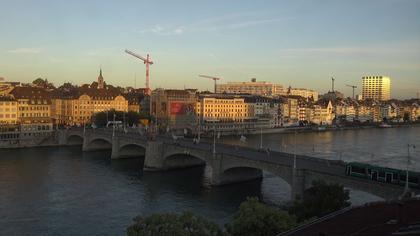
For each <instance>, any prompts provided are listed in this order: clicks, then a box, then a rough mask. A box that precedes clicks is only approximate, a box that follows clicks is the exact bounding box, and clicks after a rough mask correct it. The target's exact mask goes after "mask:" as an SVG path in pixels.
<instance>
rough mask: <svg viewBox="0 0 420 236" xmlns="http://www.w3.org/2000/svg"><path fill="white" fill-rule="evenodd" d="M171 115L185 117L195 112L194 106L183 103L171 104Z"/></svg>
mask: <svg viewBox="0 0 420 236" xmlns="http://www.w3.org/2000/svg"><path fill="white" fill-rule="evenodd" d="M170 109H171V110H170V112H171V115H185V114H189V113H193V112H194V104H192V103H182V102H171V107H170Z"/></svg>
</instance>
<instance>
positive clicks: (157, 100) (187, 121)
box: [150, 89, 197, 130]
mask: <svg viewBox="0 0 420 236" xmlns="http://www.w3.org/2000/svg"><path fill="white" fill-rule="evenodd" d="M150 100H151V102H150V104H151V107H150V114H151V116H153V117H154V118H155V119H156V121H155V122H156V124H157V126H158V128H159V129H160V130H167V129H174V130H184V129H193V128H194V129H195V128H196V122H197V119H196V116H195V111H194V110H195V107H196V104H197V90H196V89H184V90H180V89H156V90H154V91H152V94H151V96H150Z"/></svg>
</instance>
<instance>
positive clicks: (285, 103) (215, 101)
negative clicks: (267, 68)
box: [151, 89, 420, 133]
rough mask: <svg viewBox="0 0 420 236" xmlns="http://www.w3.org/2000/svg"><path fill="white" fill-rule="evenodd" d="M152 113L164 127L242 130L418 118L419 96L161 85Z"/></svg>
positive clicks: (419, 115)
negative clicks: (329, 96)
mask: <svg viewBox="0 0 420 236" xmlns="http://www.w3.org/2000/svg"><path fill="white" fill-rule="evenodd" d="M151 114H152V116H154V117H156V119H157V122H158V123H159V124H160V126H161V127H165V128H170V129H190V130H197V129H199V128H200V129H203V130H204V131H211V130H213V129H215V128H216V129H217V130H222V131H223V130H225V131H229V132H239V133H241V132H243V131H244V130H247V129H253V130H255V129H259V128H278V127H285V126H292V125H303V124H316V125H331V124H333V123H337V124H338V123H340V122H341V123H343V122H383V121H395V122H401V121H403V120H404V119H405V120H409V121H416V120H418V119H420V108H419V100H416V99H413V100H407V101H398V100H390V101H375V100H371V99H367V100H363V101H357V100H354V99H350V98H348V99H341V98H339V99H335V100H326V99H320V100H317V101H314V100H312V99H307V98H304V97H301V96H278V97H274V98H273V97H264V96H258V95H250V94H227V93H216V94H214V93H198V92H197V91H196V90H192V89H187V90H164V89H157V90H154V91H153V92H152V95H151Z"/></svg>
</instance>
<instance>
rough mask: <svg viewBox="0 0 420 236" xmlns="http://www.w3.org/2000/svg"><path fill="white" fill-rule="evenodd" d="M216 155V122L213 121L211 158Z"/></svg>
mask: <svg viewBox="0 0 420 236" xmlns="http://www.w3.org/2000/svg"><path fill="white" fill-rule="evenodd" d="M215 157H216V122H215V121H213V158H215Z"/></svg>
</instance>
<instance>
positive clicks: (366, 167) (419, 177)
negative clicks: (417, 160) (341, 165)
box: [346, 162, 420, 189]
mask: <svg viewBox="0 0 420 236" xmlns="http://www.w3.org/2000/svg"><path fill="white" fill-rule="evenodd" d="M346 175H349V176H354V177H359V178H365V179H371V180H373V181H378V182H383V183H390V184H396V185H401V186H404V185H405V182H406V171H405V170H398V169H392V168H387V167H380V166H374V165H370V164H365V163H360V162H350V163H347V165H346ZM408 185H409V186H410V187H413V188H417V189H420V173H418V172H413V171H409V172H408Z"/></svg>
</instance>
